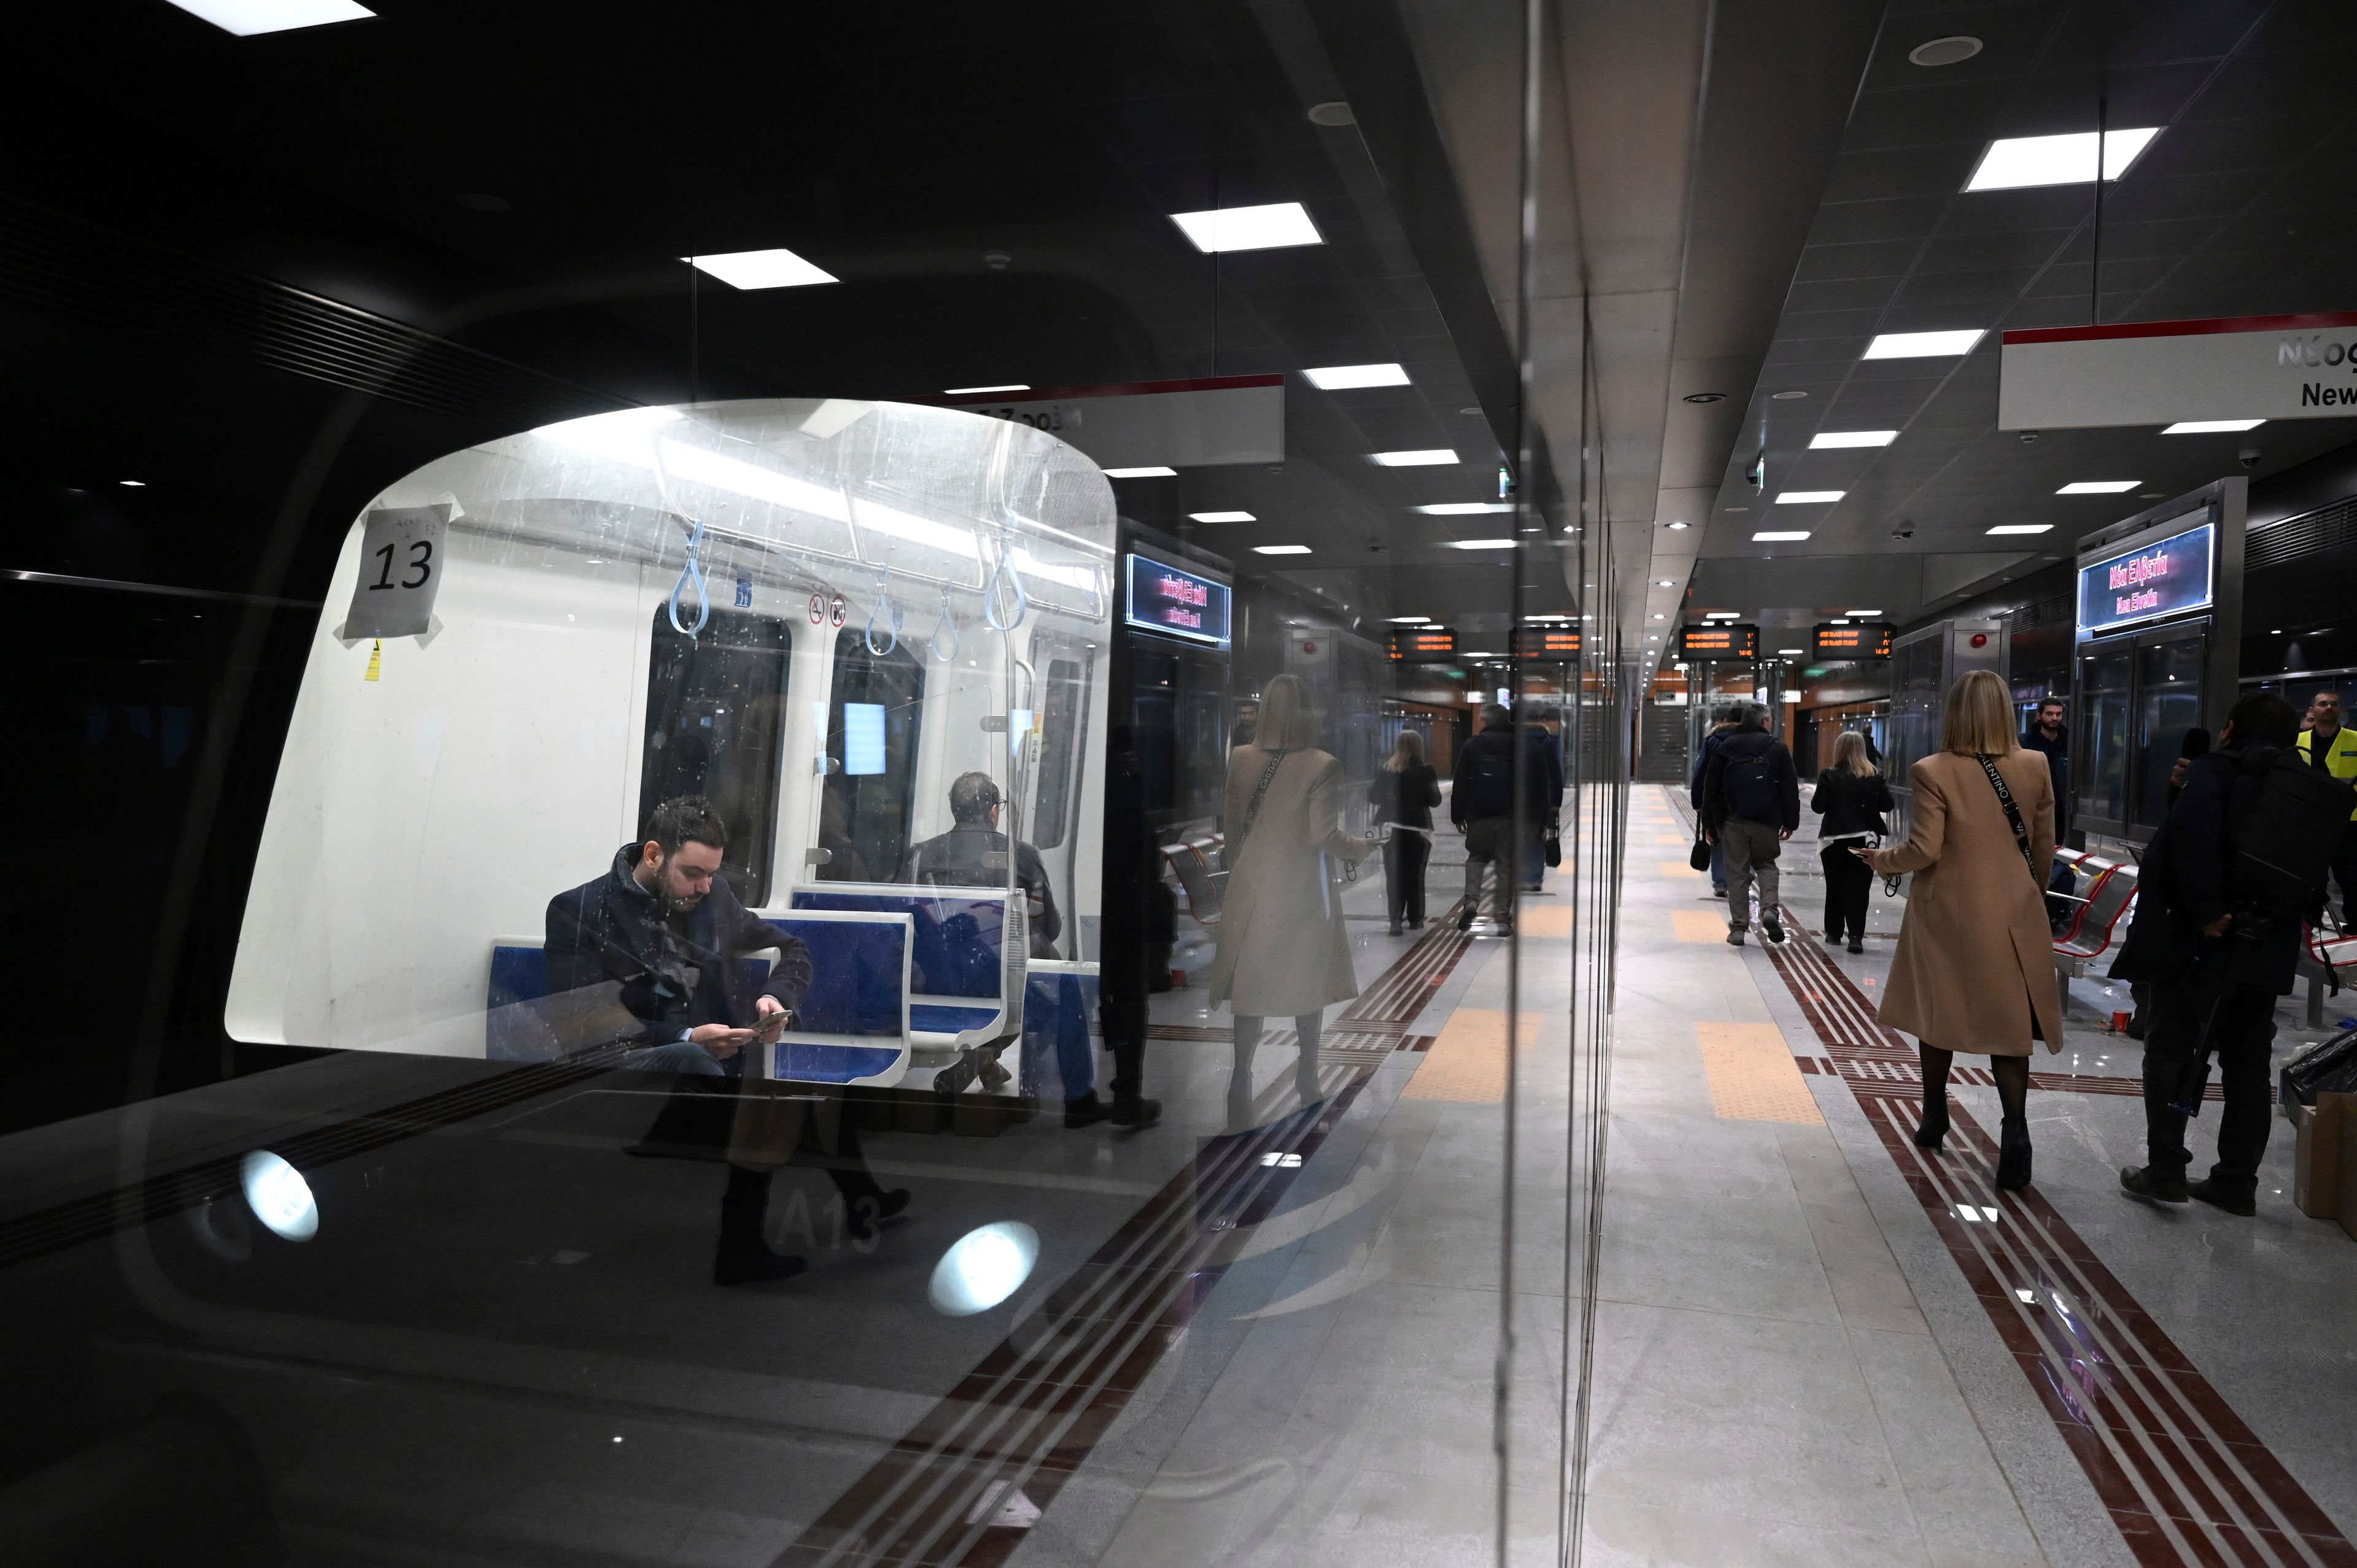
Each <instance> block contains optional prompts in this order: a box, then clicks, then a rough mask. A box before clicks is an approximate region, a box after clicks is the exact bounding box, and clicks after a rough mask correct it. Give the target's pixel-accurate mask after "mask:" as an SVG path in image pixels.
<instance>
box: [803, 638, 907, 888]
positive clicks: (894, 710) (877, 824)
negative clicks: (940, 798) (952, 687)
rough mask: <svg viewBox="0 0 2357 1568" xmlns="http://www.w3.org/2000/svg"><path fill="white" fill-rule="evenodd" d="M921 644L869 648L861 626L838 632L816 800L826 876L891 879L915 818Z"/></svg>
mask: <svg viewBox="0 0 2357 1568" xmlns="http://www.w3.org/2000/svg"><path fill="white" fill-rule="evenodd" d="M921 651H922V645H921V644H920V646H919V650H917V651H911V650H909V646H908V645H907V644H906V643H903V644H901V645H899V647H896V648H895V649H893V650H892V651H891V652H889V653H883V654H877V653H870V652H869V651H868V650H867V637H866V632H865V631H863V630H859V629H856V628H853V629H846V630H845V631H843V632H841V633H839V634H837V636H836V637H835V639H834V697H833V700H832V703H831V704H830V711H829V713H828V714H827V725H826V759H827V768H826V789H824V791H823V793H822V795H821V797H820V800H819V829H818V841H819V847H820V848H822V849H823V850H825V851H827V852H828V857H827V861H826V864H825V865H822V866H820V867H819V868H818V877H819V880H820V881H822V882H889V881H891V880H892V879H893V878H894V877H896V876H898V875H899V873H900V862H901V861H902V860H903V859H904V858H906V857H907V855H908V853H909V832H910V829H911V827H912V826H913V825H914V822H913V815H912V813H913V811H914V809H915V790H916V784H917V724H918V720H919V718H920V715H921V714H922V713H923V711H924V697H925V663H924V660H923V659H922V658H921V657H920V654H921Z"/></svg>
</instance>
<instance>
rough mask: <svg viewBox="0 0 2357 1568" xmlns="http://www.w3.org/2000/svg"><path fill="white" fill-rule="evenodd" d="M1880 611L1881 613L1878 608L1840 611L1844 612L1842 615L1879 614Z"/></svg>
mask: <svg viewBox="0 0 2357 1568" xmlns="http://www.w3.org/2000/svg"><path fill="white" fill-rule="evenodd" d="M1881 613H1882V612H1881V611H1880V610H1844V611H1842V614H1844V615H1846V616H1878V615H1880V614H1881Z"/></svg>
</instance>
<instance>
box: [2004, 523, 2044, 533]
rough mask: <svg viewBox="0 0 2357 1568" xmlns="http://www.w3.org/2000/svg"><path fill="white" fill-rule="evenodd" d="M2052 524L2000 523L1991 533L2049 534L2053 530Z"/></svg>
mask: <svg viewBox="0 0 2357 1568" xmlns="http://www.w3.org/2000/svg"><path fill="white" fill-rule="evenodd" d="M2053 527H2054V525H2053V524H2052V523H2050V522H2000V523H1998V524H1997V525H1996V527H1995V528H1992V529H1990V530H1989V532H1991V533H2047V532H2051V531H2052V530H2053Z"/></svg>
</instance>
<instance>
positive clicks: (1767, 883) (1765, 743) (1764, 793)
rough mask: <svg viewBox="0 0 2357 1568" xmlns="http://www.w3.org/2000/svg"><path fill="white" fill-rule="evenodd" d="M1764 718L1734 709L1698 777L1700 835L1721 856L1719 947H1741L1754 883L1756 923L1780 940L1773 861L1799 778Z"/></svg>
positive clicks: (1797, 818) (1797, 817)
mask: <svg viewBox="0 0 2357 1568" xmlns="http://www.w3.org/2000/svg"><path fill="white" fill-rule="evenodd" d="M1765 717H1766V713H1765V711H1764V710H1763V709H1761V708H1760V705H1759V704H1758V703H1743V704H1741V718H1740V722H1739V723H1738V724H1737V725H1736V726H1735V727H1734V728H1733V729H1731V730H1729V731H1727V734H1726V735H1725V736H1723V737H1722V738H1721V739H1720V741H1719V743H1718V749H1717V751H1715V752H1713V753H1712V754H1711V758H1710V768H1709V771H1708V772H1707V773H1706V774H1705V775H1704V777H1703V786H1702V825H1703V832H1704V834H1705V835H1706V837H1708V838H1709V840H1710V842H1711V843H1714V844H1717V845H1718V846H1719V847H1720V848H1722V849H1723V850H1725V851H1726V854H1727V946H1729V947H1738V948H1739V947H1741V946H1742V945H1743V933H1744V932H1745V931H1747V930H1749V929H1750V928H1751V882H1752V878H1753V877H1754V876H1755V875H1756V876H1757V877H1758V878H1759V881H1760V929H1762V930H1764V931H1766V932H1767V933H1768V940H1770V941H1771V942H1781V941H1782V940H1784V923H1783V921H1782V920H1781V918H1778V915H1777V906H1776V899H1777V895H1778V893H1779V892H1780V891H1781V873H1780V872H1779V871H1778V870H1777V866H1776V857H1777V856H1778V855H1780V854H1782V853H1783V843H1784V841H1785V840H1786V839H1788V838H1791V837H1792V830H1793V829H1795V828H1797V827H1799V826H1800V825H1801V779H1800V775H1799V774H1798V773H1796V772H1794V771H1793V768H1792V753H1791V752H1789V751H1787V750H1785V749H1784V743H1783V742H1782V741H1781V740H1778V739H1777V738H1776V737H1775V736H1772V735H1770V734H1769V733H1768V726H1767V725H1766V724H1765V723H1764V722H1762V721H1763V720H1764V719H1765Z"/></svg>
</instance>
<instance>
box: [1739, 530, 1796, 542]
mask: <svg viewBox="0 0 2357 1568" xmlns="http://www.w3.org/2000/svg"><path fill="white" fill-rule="evenodd" d="M1808 536H1809V532H1808V530H1806V529H1800V530H1798V531H1794V530H1791V529H1786V530H1783V531H1781V532H1779V531H1778V530H1775V529H1769V530H1766V531H1765V532H1760V533H1755V534H1753V535H1752V536H1751V542H1752V543H1754V544H1781V543H1783V542H1786V541H1788V540H1794V539H1806V538H1807V537H1808Z"/></svg>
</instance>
